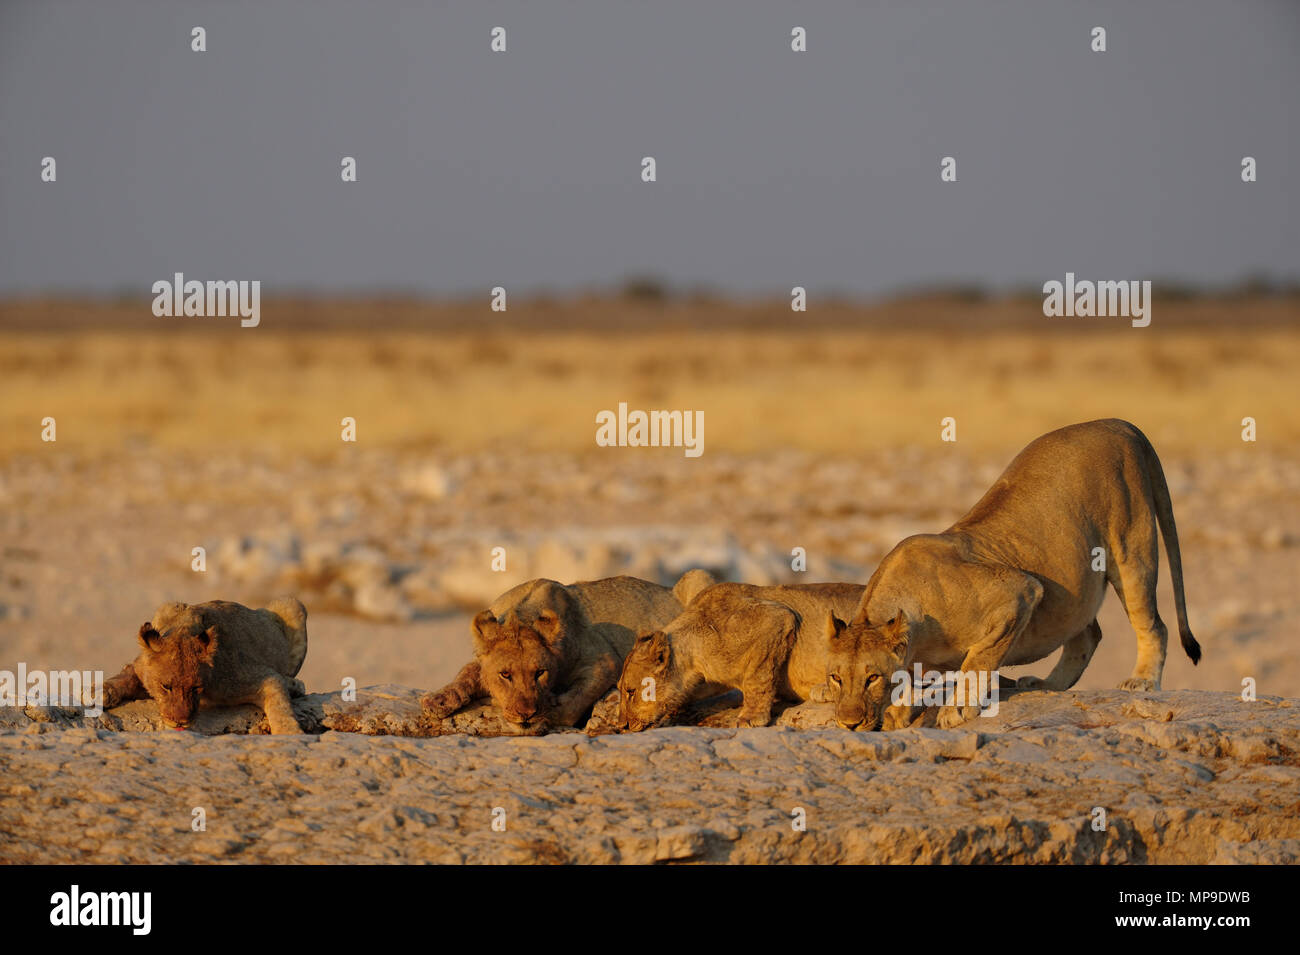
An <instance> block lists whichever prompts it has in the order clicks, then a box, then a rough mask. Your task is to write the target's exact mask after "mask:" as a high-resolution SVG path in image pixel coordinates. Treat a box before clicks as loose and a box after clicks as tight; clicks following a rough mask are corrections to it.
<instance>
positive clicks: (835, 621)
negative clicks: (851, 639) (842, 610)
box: [826, 610, 848, 640]
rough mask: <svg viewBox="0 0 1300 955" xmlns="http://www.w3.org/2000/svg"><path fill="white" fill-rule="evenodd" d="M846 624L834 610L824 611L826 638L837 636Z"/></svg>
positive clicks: (830, 638)
mask: <svg viewBox="0 0 1300 955" xmlns="http://www.w3.org/2000/svg"><path fill="white" fill-rule="evenodd" d="M846 626H848V624H846V623H845V622H844V621H843V620H841V619H840V618H839V617H837V616H835V611H834V610H828V611H826V639H827V640H834V639H835V638H836V637H838V636H839V635H840V634H841V633H843V632H844V628H845V627H846Z"/></svg>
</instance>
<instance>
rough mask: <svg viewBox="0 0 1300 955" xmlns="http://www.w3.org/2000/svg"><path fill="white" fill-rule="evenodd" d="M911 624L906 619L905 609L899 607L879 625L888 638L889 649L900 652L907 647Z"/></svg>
mask: <svg viewBox="0 0 1300 955" xmlns="http://www.w3.org/2000/svg"><path fill="white" fill-rule="evenodd" d="M911 626H912V621H911V620H910V619H908V616H907V611H906V610H903V609H902V608H901V607H900V608H899V609H898V610H896V611H894V615H893V616H892V617H890V618H889V620H888V621H886V623H885V624H884V626H883V627H881V630H883V631H884V633H885V635H886V636H888V637H889V639H890V644H891V645H890V649H891V650H893V651H894V652H895V653H902V652H903V651H905V650H906V649H907V641H908V637H909V636H910V633H911Z"/></svg>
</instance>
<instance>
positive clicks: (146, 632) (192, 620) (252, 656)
mask: <svg viewBox="0 0 1300 955" xmlns="http://www.w3.org/2000/svg"><path fill="white" fill-rule="evenodd" d="M138 639H139V642H140V655H139V656H138V657H136V658H135V660H134V661H133V662H131V663H128V664H127V665H126V666H124V667H123V668H122V672H121V673H119V674H118V675H117V676H115V677H112V678H111V679H108V680H105V681H104V708H105V709H110V708H112V707H114V706H117V705H119V704H121V703H125V702H126V701H127V700H141V699H145V698H148V697H152V698H153V699H154V700H156V701H157V703H158V712H159V714H160V715H161V716H162V721H163V723H164V724H165V725H166V726H168V727H170V728H172V729H178V730H184V729H189V727H190V724H191V723H193V721H194V716H195V713H196V712H197V711H198V708H199V699H200V697H202V698H203V699H205V700H207V701H208V702H209V703H211V704H213V705H215V706H233V705H235V704H237V703H257V704H259V705H260V706H261V707H262V709H263V711H265V713H266V718H267V722H269V723H270V725H271V732H272V733H301V732H302V728H301V727H300V726H299V725H298V721H297V719H295V718H294V715H293V707H292V706H291V705H290V702H289V698H290V697H291V696H301V695H302V694H303V693H304V692H305V688H304V687H303V685H302V683H301V682H300V681H298V680H295V679H294V676H295V675H296V674H297V673H298V670H299V669H300V668H301V667H302V661H303V660H304V659H305V658H306V656H307V608H305V607H304V606H303V605H302V604H301V603H299V602H298V601H297V600H295V599H294V598H293V597H281V598H279V599H278V600H273V601H272V602H271V604H270V605H269V606H268V607H266V608H265V609H264V610H250V609H249V608H248V607H244V606H242V605H240V604H237V603H232V602H231V601H229V600H210V601H208V602H207V603H201V604H183V603H167V604H163V605H162V606H161V607H159V608H158V611H157V612H156V613H155V614H154V615H153V620H151V621H145V623H144V624H142V625H141V627H140V634H139V637H138Z"/></svg>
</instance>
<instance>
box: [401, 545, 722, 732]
mask: <svg viewBox="0 0 1300 955" xmlns="http://www.w3.org/2000/svg"><path fill="white" fill-rule="evenodd" d="M714 579H715V578H713V577H712V576H711V575H710V574H708V573H707V572H705V571H700V570H694V571H688V572H687V573H685V574H683V575H682V578H681V579H680V580H679V581H678V582H677V585H676V586H675V587H674V588H673V589H672V590H669V589H668V588H667V587H662V586H660V585H659V584H654V583H651V582H650V581H648V580H640V579H638V578H636V577H609V578H606V579H604V580H591V581H582V582H579V583H575V584H568V585H565V584H561V583H558V582H556V581H554V580H546V579H544V578H539V579H537V580H530V581H528V582H527V583H524V584H520V585H519V586H518V587H515V588H513V589H511V590H508V591H506V592H505V593H504V594H502V595H501V596H500V597H498V598H497V599H496V600H494V601H493V602H492V606H490V607H489V608H488V609H486V610H484V611H482V612H481V613H479V615H478V616H476V617H475V618H474V620H473V622H472V623H471V624H470V632H471V634H472V636H473V639H474V659H473V660H471V661H470V662H469V663H467V664H466V665H465V666H464V667H463V668H462V669H461V671H460V673H458V674H457V675H456V678H455V679H454V680H452V681H451V683H449V684H447V685H446V686H444V687H443V688H442V689H441V690H438V691H437V692H435V693H427V694H425V696H424V697H423V699H422V701H421V702H422V703H423V705H424V708H425V709H426V710H428V711H429V713H430V714H431V715H432V716H434V717H436V718H442V717H445V716H448V715H450V714H451V713H454V712H456V711H457V710H459V709H461V708H463V707H465V706H467V705H468V704H469V703H470V702H471V701H473V700H476V699H480V698H482V697H485V696H490V697H492V702H493V703H495V704H496V705H497V706H499V707H501V713H502V715H503V716H504V717H505V719H506V720H507V721H508V722H509V723H510V724H512V726H513V728H514V730H515V731H516V732H517V733H520V734H524V735H534V734H537V733H543V732H545V731H546V730H547V729H549V728H552V727H565V726H573V725H575V724H577V723H578V721H579V720H581V719H583V717H584V716H585V714H586V713H587V711H588V710H590V709H591V707H592V704H594V703H595V702H596V701H597V700H598V699H600V698H601V697H602V696H604V695H605V694H606V693H607V692H609V690H610V688H611V687H613V686H614V682H615V681H616V680H617V679H618V672H619V668H620V667H621V666H622V665H623V658H624V657H625V656H627V652H628V650H630V649H631V648H632V643H633V641H634V640H635V639H636V635H637V633H639V632H641V631H642V630H646V629H653V628H655V627H662V626H663V625H664V624H666V623H668V622H669V621H670V620H672V619H673V618H674V617H676V616H677V615H678V614H679V613H681V612H682V603H681V602H680V600H681V599H683V598H686V599H689V597H690V596H693V595H694V594H695V593H697V592H698V591H699V590H700V589H702V588H703V587H704V586H706V585H708V584H711V583H713V582H714Z"/></svg>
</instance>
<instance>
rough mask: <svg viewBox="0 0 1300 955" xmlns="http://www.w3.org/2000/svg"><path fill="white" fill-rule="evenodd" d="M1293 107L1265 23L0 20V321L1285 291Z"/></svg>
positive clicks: (908, 8)
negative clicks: (966, 285) (144, 300)
mask: <svg viewBox="0 0 1300 955" xmlns="http://www.w3.org/2000/svg"><path fill="white" fill-rule="evenodd" d="M498 25H499V26H503V27H505V28H506V30H507V31H508V43H509V50H508V52H506V53H504V54H494V53H492V52H490V51H489V48H488V44H489V30H490V29H491V27H493V26H498ZM794 25H800V26H804V27H806V28H807V30H808V43H809V50H808V52H806V53H794V52H791V50H790V29H791V27H792V26H794ZM1095 25H1101V26H1105V27H1106V28H1107V30H1108V46H1109V50H1108V52H1106V53H1092V52H1091V51H1090V50H1089V31H1090V28H1091V27H1093V26H1095ZM193 26H204V27H205V28H206V29H207V32H208V37H207V39H208V52H206V53H194V52H191V51H190V48H189V43H190V39H189V31H190V28H191V27H193ZM1297 111H1300V3H1296V2H1292V0H1276V2H1267V0H1219V2H1206V0H1161V2H1145V0H1143V2H1131V0H1121V2H1113V3H1097V2H1091V0H1089V2H1081V0H1006V2H975V0H945V2H925V0H905V2H903V0H900V2H883V3H846V2H812V3H807V2H799V3H795V2H789V0H787V2H783V3H782V2H773V0H744V2H741V0H726V2H705V0H684V2H679V0H643V2H625V0H553V2H552V0H545V2H544V0H524V2H504V0H473V2H469V0H465V2H458V3H435V2H424V3H417V2H405V3H398V2H392V0H369V2H365V3H361V2H356V0H348V2H337V0H255V2H222V3H215V2H202V0H148V2H144V0H141V2H105V0H22V2H20V0H0V223H3V226H2V231H0V295H9V294H30V293H42V292H54V291H72V292H110V293H116V292H119V291H123V290H129V291H138V294H140V295H141V296H147V295H148V294H149V291H148V290H149V286H150V284H151V283H152V282H153V281H155V280H157V279H162V278H170V277H171V275H172V273H173V272H176V271H182V272H185V273H186V274H187V276H188V277H191V278H200V279H207V278H223V279H261V280H262V283H263V293H264V294H274V293H276V292H295V291H312V292H319V293H324V292H330V291H349V292H369V291H413V292H419V293H423V294H435V295H444V294H445V295H453V294H466V293H469V294H477V293H480V292H482V290H483V289H484V288H486V287H491V286H493V285H498V284H499V285H505V286H506V287H508V288H509V289H510V290H511V292H512V293H515V292H522V291H527V290H530V289H537V288H546V289H551V290H555V291H561V292H562V291H568V290H572V289H575V288H580V287H588V286H612V285H616V284H618V283H619V282H620V281H621V280H622V279H623V278H624V277H626V276H628V275H632V274H649V275H655V276H660V277H663V278H666V279H667V280H669V281H670V282H672V283H674V284H678V285H697V284H701V285H708V286H712V287H714V288H716V289H719V290H721V291H727V292H740V293H746V294H761V293H769V292H781V291H785V292H788V290H789V288H790V286H792V285H795V284H799V285H805V286H807V287H808V288H809V289H810V290H812V289H821V290H841V291H846V292H852V293H859V294H869V295H875V294H881V293H887V292H889V291H890V290H893V289H897V288H899V287H903V286H908V285H913V284H925V283H932V282H979V283H987V284H991V285H995V286H1006V285H1012V284H1021V283H1041V282H1042V281H1044V280H1045V279H1047V278H1053V277H1056V278H1059V277H1061V276H1063V274H1064V273H1065V272H1066V271H1067V270H1071V271H1074V272H1076V273H1078V274H1079V275H1080V276H1081V277H1101V278H1162V277H1172V278H1178V279H1182V280H1187V281H1192V282H1205V283H1220V282H1227V281H1231V280H1234V279H1237V278H1240V277H1241V276H1242V275H1243V274H1246V273H1252V272H1262V273H1267V274H1269V275H1271V276H1273V277H1274V278H1280V279H1288V280H1292V281H1294V280H1296V279H1300V199H1298V198H1297V197H1298V196H1300V190H1298V189H1297V176H1298V175H1300V124H1298V123H1297ZM46 155H50V156H54V157H55V158H56V159H57V162H58V182H57V183H55V184H49V183H43V182H41V181H40V162H41V157H43V156H46ZM345 155H353V156H356V157H357V160H358V173H359V182H357V183H353V184H344V183H342V182H341V181H340V178H339V162H340V159H341V157H343V156H345ZM645 155H652V156H654V157H656V159H657V161H658V172H659V182H657V183H653V184H645V183H642V182H641V181H640V177H639V174H640V159H641V157H642V156H645ZM945 155H952V156H955V157H956V159H957V176H958V181H957V182H956V183H955V184H944V183H941V182H940V181H939V161H940V158H941V157H943V156H945ZM1243 155H1252V156H1255V157H1256V158H1257V159H1258V162H1259V181H1258V182H1256V183H1254V184H1250V185H1247V184H1244V183H1242V182H1241V180H1240V175H1239V173H1240V161H1241V157H1242V156H1243Z"/></svg>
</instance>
